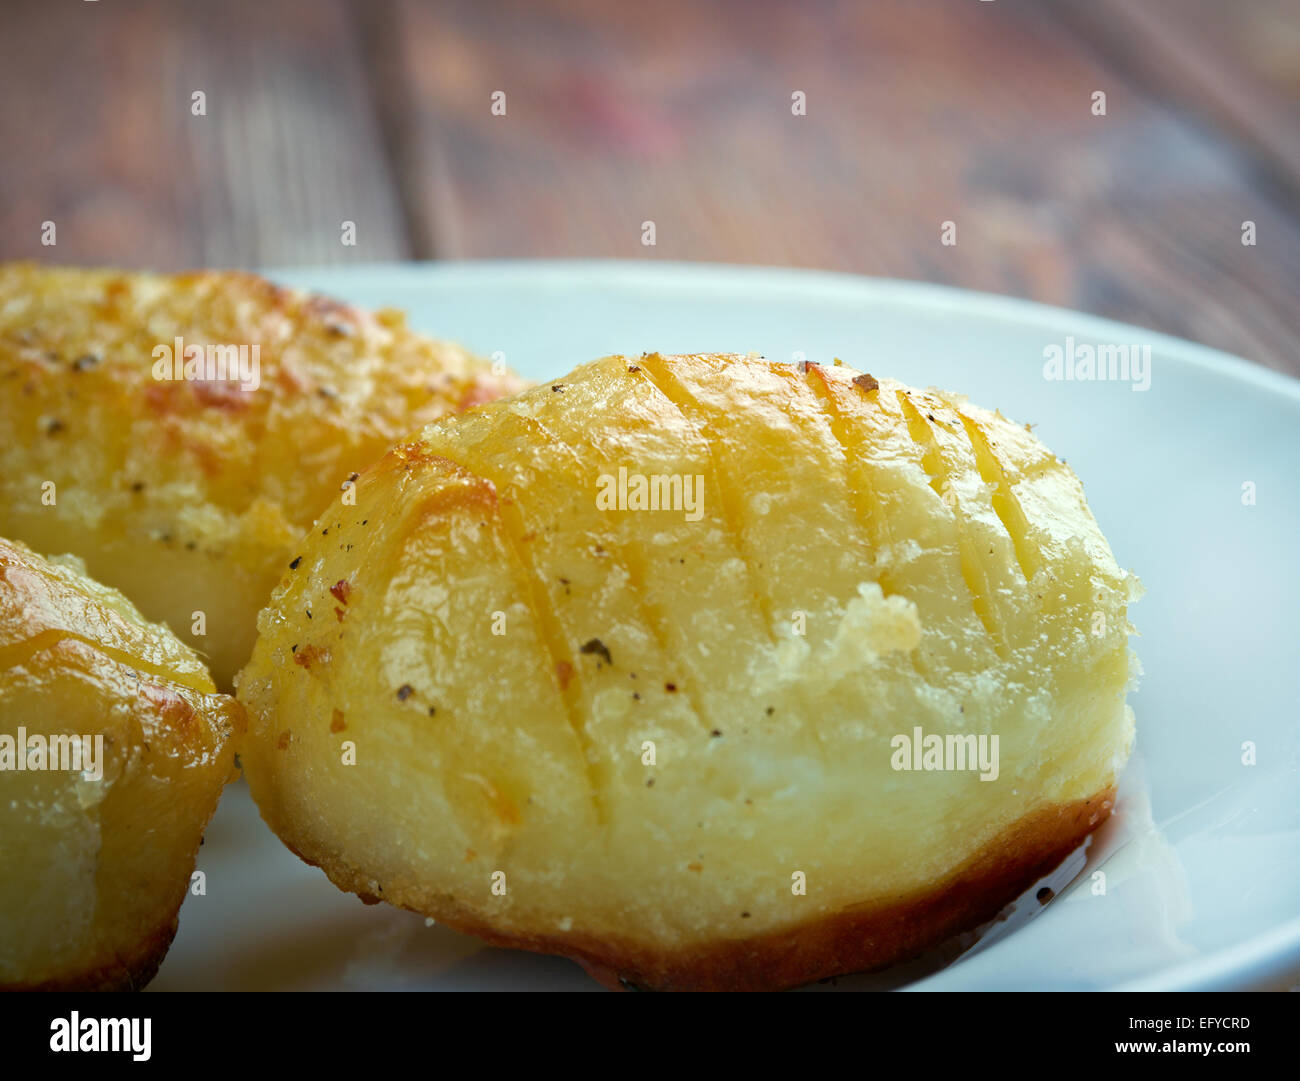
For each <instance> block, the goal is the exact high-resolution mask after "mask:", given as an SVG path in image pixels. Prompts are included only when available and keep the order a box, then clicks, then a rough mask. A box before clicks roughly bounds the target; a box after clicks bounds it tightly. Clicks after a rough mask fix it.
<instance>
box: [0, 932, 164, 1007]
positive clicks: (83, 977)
mask: <svg viewBox="0 0 1300 1081" xmlns="http://www.w3.org/2000/svg"><path fill="white" fill-rule="evenodd" d="M177 925H178V920H177V919H176V917H175V916H173V917H172V921H171V923H170V924H167V925H164V926H162V927H159V928H158V929H157V930H156V931H155V932H153V933H152V934H150V935H146V936H144V937H143V938H141V939H138V940H137V941H135V942H133V943H132V944H131V950H130V952H129V953H127V954H126V955H125V956H119V957H118V958H116V959H115V960H114V961H113V962H112V963H110V964H106V965H100V966H98V967H96V968H92V969H86V970H81V971H76V972H71V971H65V972H60V973H58V974H56V975H51V976H47V977H45V978H44V979H42V980H38V981H36V982H34V983H24V982H19V983H0V991H142V990H144V988H145V987H147V986H148V985H149V982H150V981H151V980H152V979H153V978H154V976H156V975H157V974H158V968H159V966H161V965H162V963H163V958H165V957H166V956H167V951H168V950H169V949H170V948H171V944H172V939H173V938H175V937H176V928H177Z"/></svg>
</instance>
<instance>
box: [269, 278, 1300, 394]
mask: <svg viewBox="0 0 1300 1081" xmlns="http://www.w3.org/2000/svg"><path fill="white" fill-rule="evenodd" d="M257 273H258V274H261V275H263V276H264V277H267V278H270V279H271V280H272V281H278V280H279V279H285V280H286V283H287V284H289V285H291V286H293V287H296V288H307V289H312V290H314V291H317V292H323V291H326V289H325V288H322V287H320V286H308V285H305V284H303V282H304V280H305V279H317V280H323V279H324V278H327V277H328V278H340V279H347V278H350V277H354V276H371V275H388V276H392V277H402V278H408V279H426V278H429V277H456V278H463V277H466V276H471V277H485V278H489V277H490V278H501V277H509V276H512V275H514V276H520V277H534V278H536V277H550V278H551V279H553V280H554V282H557V283H559V284H562V285H563V286H564V288H565V289H566V290H567V289H569V288H573V287H574V286H573V284H571V282H572V280H573V279H575V278H576V281H577V285H578V286H579V287H581V288H589V289H596V290H605V291H608V290H610V289H615V288H616V289H619V290H630V289H648V288H653V289H656V290H659V291H663V290H669V291H674V292H677V293H681V294H687V295H692V296H696V295H698V293H699V291H700V289H701V288H708V287H710V286H711V287H712V288H715V289H720V290H725V291H731V292H734V291H736V290H737V288H738V287H739V286H740V285H741V284H742V283H741V282H739V281H736V280H735V279H738V278H747V279H750V280H749V281H747V282H745V283H743V284H744V285H745V286H747V287H749V288H753V287H754V286H755V285H758V286H760V287H763V288H765V289H769V290H775V291H778V292H780V293H781V294H782V295H783V297H786V298H792V297H794V296H795V295H796V294H803V295H805V296H812V295H822V296H824V295H827V293H828V291H830V292H832V293H839V294H841V295H842V296H843V297H844V298H845V299H858V300H872V301H877V302H881V301H884V302H889V301H892V302H895V303H900V304H905V305H909V306H912V307H918V308H930V309H933V310H936V311H946V312H957V313H960V314H967V315H973V316H978V317H981V318H985V319H996V320H1000V321H1004V322H1016V323H1020V324H1022V325H1023V324H1025V323H1034V324H1037V325H1041V326H1051V327H1053V328H1059V326H1060V325H1061V321H1062V320H1068V321H1070V322H1072V323H1075V324H1078V326H1079V327H1080V328H1082V329H1081V330H1080V331H1079V332H1080V333H1085V334H1087V335H1088V336H1090V337H1095V338H1119V339H1123V338H1131V337H1132V336H1133V335H1134V334H1138V335H1141V336H1142V337H1143V339H1144V343H1145V341H1149V342H1150V344H1151V346H1152V348H1153V349H1156V348H1158V349H1160V350H1162V351H1163V352H1166V353H1169V354H1172V359H1174V360H1175V361H1176V362H1178V363H1185V364H1190V365H1192V366H1195V367H1198V368H1202V369H1205V370H1207V371H1209V372H1211V373H1214V374H1217V375H1222V376H1225V377H1228V378H1232V379H1235V380H1238V381H1241V382H1245V383H1248V384H1253V385H1254V386H1256V387H1258V388H1260V389H1263V390H1267V391H1272V392H1274V393H1276V394H1279V395H1281V396H1282V397H1283V398H1285V399H1289V400H1290V401H1291V402H1292V403H1294V404H1295V405H1297V406H1300V376H1296V375H1291V374H1290V373H1287V372H1283V371H1280V370H1278V369H1276V368H1271V367H1269V366H1268V365H1266V364H1264V363H1263V362H1261V361H1255V360H1248V359H1246V358H1245V357H1240V356H1237V355H1236V354H1233V353H1228V352H1226V351H1224V350H1221V349H1216V348H1215V347H1214V346H1210V345H1204V344H1202V343H1200V342H1194V341H1191V340H1189V339H1186V338H1180V337H1177V336H1176V335H1173V334H1169V333H1167V332H1166V331H1162V330H1154V329H1152V328H1150V327H1143V326H1139V325H1138V324H1136V323H1124V322H1121V321H1119V320H1117V319H1111V318H1109V317H1107V316H1102V315H1094V314H1092V313H1090V312H1082V311H1078V310H1076V309H1073V308H1065V307H1061V306H1059V305H1054V304H1044V303H1042V302H1040V301H1037V300H1026V299H1024V298H1023V297H1017V296H1011V295H1009V294H1005V293H991V292H985V291H981V290H977V289H965V288H962V287H959V286H953V285H939V284H935V283H932V282H927V281H921V280H918V279H911V278H888V277H873V276H871V275H866V274H854V273H851V272H848V271H839V270H816V269H812V268H806V267H788V266H764V265H758V264H746V263H715V262H694V261H685V260H682V261H672V260H664V261H655V262H642V261H639V260H635V259H584V258H576V259H551V258H538V259H439V260H426V261H409V262H394V261H376V262H361V263H331V264H324V265H321V266H273V267H268V268H265V269H261V270H258V271H257ZM687 277H689V278H691V279H693V280H692V281H691V282H690V283H687V282H685V281H683V279H684V278H687ZM564 279H569V280H564ZM434 336H435V337H436V336H437V335H436V333H435V335H434ZM587 359H594V358H587Z"/></svg>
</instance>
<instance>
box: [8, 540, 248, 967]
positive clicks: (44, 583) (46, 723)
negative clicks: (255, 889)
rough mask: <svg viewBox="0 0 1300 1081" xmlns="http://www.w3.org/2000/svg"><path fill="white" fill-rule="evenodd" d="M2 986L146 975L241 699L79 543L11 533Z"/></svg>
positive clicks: (171, 915)
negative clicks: (52, 557) (88, 564)
mask: <svg viewBox="0 0 1300 1081" xmlns="http://www.w3.org/2000/svg"><path fill="white" fill-rule="evenodd" d="M0 659H2V660H3V664H2V665H0V867H3V868H4V875H3V876H0V988H4V989H43V990H53V989H63V990H69V989H81V990H114V989H128V988H134V987H140V986H143V985H144V984H145V983H147V982H148V981H149V980H150V979H151V978H152V977H153V974H154V972H155V971H156V969H157V968H158V964H159V963H160V962H161V961H162V958H163V955H164V954H165V953H166V952H167V947H168V945H169V944H170V943H171V940H172V935H174V934H175V932H176V920H177V911H178V910H179V908H180V905H181V901H182V900H184V898H185V894H186V890H187V888H188V887H189V885H190V875H191V873H192V871H193V870H194V860H195V854H196V853H197V852H198V848H199V841H200V839H201V838H202V836H203V831H204V829H205V827H206V826H207V823H208V819H209V818H211V817H212V812H213V811H214V810H215V809H216V806H217V798H218V796H219V795H220V794H221V789H222V786H223V785H225V783H226V781H227V780H228V779H229V778H230V777H231V776H232V774H233V772H234V754H235V739H236V736H237V735H238V734H240V733H242V731H243V728H244V715H243V710H242V709H241V708H240V706H239V704H238V703H237V702H236V701H235V700H234V699H233V698H230V697H227V696H226V695H221V694H217V693H215V688H214V687H213V684H212V680H211V678H210V677H209V676H208V673H207V671H206V670H205V669H204V667H203V664H202V662H201V661H200V660H199V658H198V656H197V655H196V654H195V653H194V651H193V650H191V649H189V648H188V647H187V646H185V645H184V644H183V643H181V642H180V641H179V640H178V639H177V638H176V637H175V636H174V635H173V634H171V632H170V631H168V630H167V628H166V627H163V626H160V625H158V624H156V623H147V622H145V620H144V619H143V618H142V617H141V616H140V613H139V612H137V611H136V609H135V608H134V607H133V606H132V605H131V604H130V602H129V601H127V600H126V599H125V598H124V597H123V596H122V595H121V594H120V593H117V592H116V591H115V590H112V589H109V588H107V587H106V586H102V585H100V584H99V583H97V582H95V581H93V580H92V579H90V578H88V577H87V576H86V575H85V573H84V570H83V568H82V567H81V565H80V563H79V562H78V561H77V560H75V559H72V558H71V557H66V558H64V559H62V560H56V561H47V560H45V559H42V558H41V557H40V556H38V555H36V554H34V553H33V552H31V551H30V550H29V549H28V548H26V547H25V546H24V545H22V544H14V543H11V542H9V541H4V540H0Z"/></svg>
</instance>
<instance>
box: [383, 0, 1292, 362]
mask: <svg viewBox="0 0 1300 1081" xmlns="http://www.w3.org/2000/svg"><path fill="white" fill-rule="evenodd" d="M1049 7H1050V6H1049V5H1041V4H1036V3H1029V2H1023V0H1022V2H1018V0H997V2H994V3H973V2H966V0H911V2H906V3H904V2H887V0H877V2H874V3H871V4H855V3H848V2H842V3H821V4H808V5H789V4H775V3H741V2H739V0H729V2H722V3H717V4H709V5H700V4H693V3H688V2H687V0H661V2H659V3H656V4H644V5H618V6H616V7H611V6H610V5H608V4H606V3H603V2H602V0H533V2H529V3H525V2H523V0H504V2H502V3H498V4H491V5H485V4H480V3H477V2H475V0H445V2H443V3H440V4H438V5H424V4H421V3H418V2H416V0H397V2H396V18H397V22H396V24H395V25H394V26H393V27H392V29H391V31H390V39H389V40H390V41H391V43H392V49H391V54H390V59H391V62H392V63H394V64H399V63H400V65H401V72H402V73H403V74H402V77H403V78H404V79H405V82H406V86H407V88H408V89H407V92H406V96H405V100H406V102H407V106H406V107H407V110H408V117H407V120H406V122H405V125H404V131H405V132H406V135H407V137H408V138H411V139H415V140H418V142H419V144H420V146H419V148H418V149H417V150H416V151H413V152H410V153H408V155H407V158H408V160H410V161H417V162H421V163H422V165H421V170H422V171H421V175H420V177H419V178H418V182H417V183H408V184H407V190H408V191H410V192H411V193H412V194H413V198H414V199H415V200H416V201H417V202H418V204H419V208H420V209H419V213H418V215H412V216H413V217H418V219H419V220H422V221H424V222H426V223H427V225H426V227H425V228H426V229H427V233H426V235H425V237H424V238H423V239H422V240H421V241H419V242H417V243H419V244H422V245H423V246H424V247H425V248H426V249H427V250H436V252H437V254H439V255H440V256H445V257H492V256H497V257H504V256H552V257H553V256H596V257H618V258H633V259H707V260H719V261H728V262H752V263H770V264H786V265H795V266H813V267H826V268H831V269H842V270H848V271H855V272H859V273H865V274H874V275H883V276H890V277H904V278H922V279H925V280H928V281H935V282H945V283H950V284H955V285H961V286H966V287H970V288H975V289H985V290H990V291H994V292H1005V293H1011V294H1016V295H1020V296H1027V297H1030V298H1032V299H1037V300H1042V301H1046V302H1049V303H1055V304H1061V305H1065V306H1067V307H1075V308H1080V309H1083V310H1087V311H1094V312H1097V313H1100V314H1103V315H1110V316H1115V317H1119V318H1124V319H1128V320H1131V321H1135V322H1138V323H1141V324H1144V325H1147V326H1151V327H1154V328H1157V329H1160V330H1164V331H1167V332H1171V333H1174V334H1179V335H1182V336H1185V337H1190V338H1194V339H1197V340H1200V341H1204V342H1206V343H1208V344H1211V345H1214V346H1218V347H1220V348H1224V349H1227V350H1229V351H1232V352H1237V353H1240V354H1242V355H1245V356H1248V357H1251V358H1253V359H1256V360H1260V361H1263V362H1264V363H1267V364H1271V365H1274V366H1276V367H1279V368H1283V369H1286V370H1290V371H1293V372H1300V361H1298V360H1297V356H1296V350H1295V346H1294V343H1295V341H1296V339H1297V335H1298V334H1300V312H1298V311H1297V310H1296V306H1295V305H1294V303H1293V300H1292V294H1293V292H1294V286H1295V283H1296V281H1297V280H1300V267H1298V266H1297V260H1298V259H1300V224H1298V219H1297V214H1296V208H1295V205H1294V201H1292V200H1291V199H1289V197H1288V196H1287V195H1286V193H1285V192H1279V191H1278V190H1276V186H1274V185H1269V184H1266V183H1265V184H1261V183H1260V182H1259V181H1260V171H1259V159H1258V158H1257V156H1255V155H1254V154H1253V153H1252V146H1253V145H1254V144H1253V143H1252V139H1250V138H1243V139H1242V140H1241V141H1240V142H1239V141H1238V140H1237V139H1236V138H1235V137H1234V135H1233V134H1232V133H1231V132H1229V133H1228V134H1225V133H1224V132H1222V131H1216V130H1214V129H1213V128H1211V127H1209V126H1208V125H1204V124H1200V123H1197V122H1196V121H1195V120H1193V119H1189V118H1188V116H1186V115H1184V114H1183V113H1182V112H1180V111H1176V110H1174V109H1172V108H1169V107H1167V106H1166V105H1165V104H1164V103H1163V102H1162V101H1161V100H1159V98H1157V97H1154V96H1153V95H1152V92H1151V91H1149V90H1148V89H1147V83H1146V82H1145V81H1144V80H1143V79H1141V78H1138V77H1137V76H1136V74H1135V73H1134V72H1132V71H1130V70H1127V69H1126V67H1125V64H1126V62H1125V61H1118V62H1115V63H1112V62H1110V61H1109V60H1108V59H1107V58H1106V57H1104V56H1103V55H1102V54H1101V53H1100V52H1099V50H1098V49H1097V47H1096V46H1095V45H1094V44H1092V43H1091V42H1090V41H1088V40H1083V39H1080V38H1079V36H1078V35H1077V34H1075V33H1074V32H1072V31H1071V30H1069V29H1068V28H1067V27H1066V26H1064V25H1063V24H1062V23H1061V22H1060V21H1058V20H1057V19H1056V18H1054V17H1053V16H1052V14H1051V13H1050V11H1049V10H1048V9H1049ZM1232 10H1235V9H1228V10H1226V11H1225V12H1224V13H1223V14H1221V15H1220V16H1219V18H1220V19H1221V20H1222V19H1231V18H1232V14H1231V12H1232ZM1279 86H1280V89H1279V90H1278V92H1279V93H1285V92H1286V90H1285V87H1284V86H1281V85H1280V84H1279ZM496 90H504V91H505V92H506V102H507V112H506V115H505V116H504V117H501V116H493V115H492V113H491V110H490V102H491V95H492V93H493V92H494V91H496ZM795 90H802V91H804V92H805V93H806V94H807V103H808V106H807V115H806V116H794V115H792V113H791V94H792V92H793V91H795ZM1095 90H1104V91H1105V92H1106V93H1107V95H1108V97H1107V113H1106V115H1105V116H1094V115H1093V114H1092V112H1091V109H1090V106H1091V94H1092V93H1093V91H1095ZM435 167H436V169H437V170H440V172H435V171H434V169H435ZM1247 219H1249V220H1252V221H1254V222H1256V226H1257V230H1258V236H1259V243H1258V245H1257V246H1255V247H1243V245H1242V244H1241V223H1242V221H1244V220H1247ZM647 220H651V221H654V222H655V225H656V241H657V243H656V246H654V247H645V246H643V245H642V243H641V236H642V222H644V221H647ZM944 221H953V222H955V223H956V225H957V244H956V245H955V246H944V245H942V244H941V243H940V228H941V223H942V222H944Z"/></svg>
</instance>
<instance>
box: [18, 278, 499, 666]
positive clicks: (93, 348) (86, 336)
mask: <svg viewBox="0 0 1300 1081" xmlns="http://www.w3.org/2000/svg"><path fill="white" fill-rule="evenodd" d="M178 337H179V338H181V339H182V340H183V342H184V343H185V345H187V346H191V345H201V346H210V345H211V346H216V345H234V346H240V345H245V346H248V347H250V350H251V348H252V347H253V346H254V345H256V346H257V347H258V349H259V362H260V363H259V384H258V386H257V388H256V389H255V390H243V389H240V385H239V383H238V382H222V381H209V382H204V381H192V380H159V379H156V378H155V377H154V371H153V368H154V364H155V356H154V350H155V349H156V348H157V347H159V346H168V347H169V348H170V347H174V342H175V339H176V338H178ZM249 355H250V356H251V352H250V354H249ZM519 385H520V384H519V382H518V381H517V380H515V378H514V377H513V376H510V375H508V374H506V375H501V376H496V375H494V374H493V373H492V371H491V370H490V368H489V367H488V366H487V365H486V364H484V363H483V362H482V361H479V360H477V359H476V358H474V357H472V356H470V355H469V354H467V353H466V352H465V351H464V350H462V349H460V348H458V347H456V346H454V345H448V344H444V343H440V342H434V341H430V340H428V339H426V338H424V337H422V336H420V335H418V334H415V333H413V332H411V331H410V330H408V329H407V328H406V326H405V325H404V323H403V320H402V317H401V316H400V314H398V313H395V312H380V313H378V314H373V315H372V314H368V313H366V312H362V311H358V310H356V309H354V308H350V307H347V306H344V305H342V304H338V303H336V302H334V301H330V300H327V299H325V298H323V297H318V296H311V295H308V294H305V293H301V292H296V291H292V290H287V289H282V288H279V287H277V286H275V285H273V284H271V283H270V282H268V281H265V280H263V279H261V278H258V277H256V276H253V275H251V274H240V273H224V272H201V273H192V274H176V275H159V274H147V273H121V272H116V271H100V270H75V269H61V268H60V269H54V268H40V267H36V266H31V265H26V264H9V265H5V266H0V390H2V391H3V393H0V535H5V536H10V537H14V538H16V539H19V540H22V541H24V542H26V543H28V544H30V545H31V546H32V547H33V548H35V549H36V550H38V551H42V552H71V553H73V554H75V555H78V556H80V557H81V558H82V559H84V560H85V561H86V564H87V567H88V569H89V571H90V573H91V574H92V575H93V576H94V577H95V578H97V579H99V580H101V581H103V582H105V583H107V584H109V585H112V586H114V587H116V588H119V589H121V590H122V591H123V592H125V593H126V594H127V595H128V596H129V597H131V598H132V600H133V601H134V602H135V603H136V604H138V605H139V607H140V609H141V610H142V611H143V612H144V614H145V615H146V616H147V617H148V618H150V619H155V620H162V621H165V622H166V623H167V624H168V625H169V626H170V627H171V628H172V630H173V631H174V632H175V633H176V634H178V635H180V636H181V638H182V639H183V640H185V641H186V642H188V643H189V644H191V645H192V646H193V647H194V648H195V649H198V650H199V651H200V652H201V653H203V654H204V655H205V656H206V657H207V658H208V660H209V663H210V665H211V668H212V671H213V674H214V677H215V679H216V681H217V684H218V686H220V687H222V688H228V687H229V686H230V684H231V680H232V678H233V676H234V673H235V672H236V671H237V670H238V669H239V667H240V665H242V664H243V662H244V661H245V660H246V659H247V658H248V654H249V652H250V650H251V648H252V643H253V639H254V637H255V634H256V631H255V626H256V618H257V611H258V609H259V608H261V606H262V605H263V604H265V603H266V598H267V596H268V595H269V594H270V591H271V588H272V587H273V586H274V585H275V583H276V581H277V580H278V579H279V576H280V575H281V573H282V572H283V571H284V570H285V567H286V564H287V563H288V562H289V560H290V559H292V558H293V555H294V553H293V551H292V546H293V544H294V543H295V542H296V540H297V539H298V538H299V537H300V536H302V534H303V533H304V532H306V531H307V529H308V528H310V526H311V524H312V522H313V521H314V520H315V518H316V515H317V514H318V513H320V511H321V510H322V509H323V508H324V507H325V506H326V505H327V504H328V503H329V501H330V500H331V499H332V498H334V497H335V496H337V495H338V494H339V491H340V487H341V486H342V485H343V484H345V483H346V482H347V480H348V478H349V476H350V475H351V474H352V473H353V472H355V471H357V470H359V469H362V468H364V467H365V466H366V465H368V464H370V463H371V462H373V461H374V460H375V459H377V458H378V457H379V456H380V454H382V453H383V452H384V451H385V450H386V449H387V448H388V447H389V446H390V445H391V444H392V443H393V442H395V441H396V440H397V439H399V438H401V437H403V436H405V435H406V434H408V433H410V432H413V431H415V430H417V429H419V428H420V427H421V426H422V425H424V424H426V423H428V422H429V421H431V420H434V419H436V418H437V417H440V416H442V415H443V414H445V413H447V412H451V411H455V410H459V409H463V408H466V407H468V406H470V405H473V404H476V403H478V402H481V401H487V400H489V399H491V398H494V397H496V396H498V395H500V394H502V393H509V392H513V391H514V390H516V389H518V387H519ZM51 483H52V484H53V486H54V487H53V489H50V488H49V487H48V485H49V484H51ZM51 491H52V492H53V493H54V497H55V499H56V502H54V503H51V502H50V492H51ZM195 612H202V613H204V615H205V617H206V628H204V630H205V633H204V634H202V635H198V634H195V633H193V628H194V620H195V616H194V613H195Z"/></svg>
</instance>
